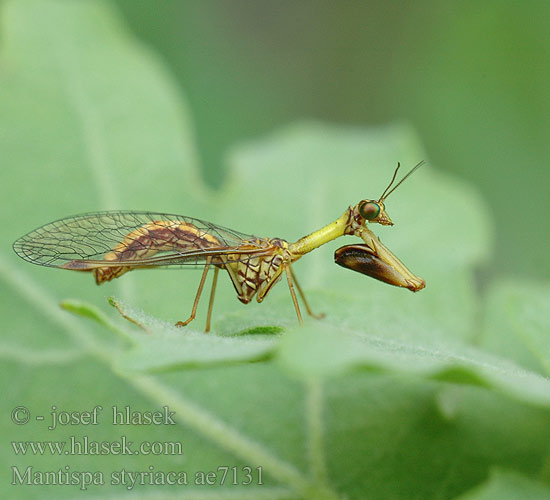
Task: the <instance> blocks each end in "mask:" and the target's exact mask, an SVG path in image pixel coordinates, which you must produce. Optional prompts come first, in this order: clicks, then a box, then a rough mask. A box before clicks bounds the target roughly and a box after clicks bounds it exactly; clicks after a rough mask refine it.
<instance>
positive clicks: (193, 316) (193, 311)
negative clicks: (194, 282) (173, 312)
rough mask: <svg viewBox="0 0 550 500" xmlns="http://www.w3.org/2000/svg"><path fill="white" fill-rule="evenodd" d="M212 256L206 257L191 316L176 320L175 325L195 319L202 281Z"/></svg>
mask: <svg viewBox="0 0 550 500" xmlns="http://www.w3.org/2000/svg"><path fill="white" fill-rule="evenodd" d="M211 260H212V257H209V258H207V259H206V264H205V265H204V271H203V272H202V277H201V282H200V283H199V289H198V290H197V295H195V302H193V309H192V310H191V316H189V318H187V319H186V320H185V321H178V322H177V323H176V326H185V325H188V324H189V323H191V321H193V320H194V319H195V314H196V313H197V306H198V305H199V299H200V298H201V293H202V289H203V288H204V282H205V281H206V275H207V274H208V268H209V267H210V262H211Z"/></svg>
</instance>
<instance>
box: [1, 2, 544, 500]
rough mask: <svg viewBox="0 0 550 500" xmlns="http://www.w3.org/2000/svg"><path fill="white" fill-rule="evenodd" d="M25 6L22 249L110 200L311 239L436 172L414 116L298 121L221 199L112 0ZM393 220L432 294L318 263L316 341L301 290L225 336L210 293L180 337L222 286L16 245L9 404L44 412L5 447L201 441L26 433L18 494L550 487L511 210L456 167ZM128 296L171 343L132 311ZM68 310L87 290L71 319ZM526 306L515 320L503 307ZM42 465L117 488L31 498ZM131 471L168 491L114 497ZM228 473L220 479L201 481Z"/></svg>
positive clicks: (244, 315) (12, 491) (407, 195)
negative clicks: (510, 251)
mask: <svg viewBox="0 0 550 500" xmlns="http://www.w3.org/2000/svg"><path fill="white" fill-rule="evenodd" d="M2 9H3V10H2V16H1V19H2V23H3V24H2V28H3V37H2V53H1V59H0V61H1V66H0V73H1V76H2V82H3V85H2V86H0V110H1V113H0V121H1V122H2V124H3V127H2V130H3V133H2V134H0V147H1V148H2V151H3V162H4V171H5V177H4V179H5V181H4V182H3V183H2V185H1V188H0V189H1V192H0V195H1V199H2V203H4V204H5V206H4V207H3V208H4V209H3V210H2V211H1V213H2V215H1V217H2V220H1V221H0V222H1V224H0V231H1V232H2V238H3V241H8V242H11V241H14V240H15V239H16V238H17V237H19V236H21V235H22V234H23V233H25V232H26V231H29V230H31V229H34V228H35V227H36V226H38V225H40V224H42V223H46V222H49V221H51V220H54V219H56V218H58V217H63V216H67V215H71V214H74V213H76V212H84V211H89V210H92V211H95V210H100V209H107V208H120V209H140V210H143V209H150V210H155V211H165V212H169V213H182V214H185V215H190V216H195V217H200V218H202V219H206V220H211V221H213V222H215V223H218V224H221V225H223V226H228V227H234V228H235V229H237V230H239V231H243V232H247V233H253V234H257V235H259V236H279V237H283V238H286V239H288V240H289V241H294V240H296V239H297V238H299V237H301V236H303V235H304V234H306V233H308V232H310V231H312V230H315V229H317V228H319V227H321V226H322V225H324V224H326V223H328V222H330V221H331V220H334V219H335V218H336V217H338V216H339V215H340V214H341V213H342V212H343V211H344V210H345V209H346V207H347V206H348V205H349V204H354V203H357V201H359V200H361V199H363V198H365V197H371V198H375V197H378V196H379V195H380V193H381V192H382V191H383V190H384V188H385V187H386V185H387V183H388V182H389V179H390V178H391V174H392V173H393V169H394V168H395V164H396V163H397V161H401V162H402V163H403V165H404V166H407V165H410V166H412V165H413V164H415V163H416V162H417V161H418V160H420V159H422V158H426V156H427V155H426V153H425V152H423V150H422V147H421V146H420V143H419V141H418V139H417V138H416V136H415V134H414V133H413V131H412V130H411V129H410V128H408V127H407V126H405V125H393V126H388V127H381V128H377V129H364V128H346V127H336V126H328V125H323V124H318V123H302V124H296V125H294V126H290V127H287V128H285V129H284V130H282V131H280V132H277V133H274V134H272V135H270V136H268V137H265V138H263V139H261V140H255V141H252V142H251V143H249V144H245V145H241V146H237V147H235V149H234V150H233V151H232V152H231V153H230V154H229V156H228V162H229V165H230V168H231V180H230V182H229V183H228V185H226V186H224V188H223V189H222V190H220V191H217V192H211V191H209V190H207V189H205V187H204V186H203V185H202V184H201V182H200V180H199V178H198V166H197V164H196V160H195V158H196V152H195V150H194V145H193V139H192V137H193V131H192V128H191V126H190V123H191V121H192V120H191V118H190V117H189V114H188V111H187V107H186V105H185V101H184V99H183V98H182V97H181V96H180V95H179V93H178V91H176V89H175V88H174V86H173V85H172V83H171V80H170V77H169V75H167V73H166V71H165V70H164V68H163V66H162V64H161V62H160V58H159V57H158V56H157V55H155V54H152V53H151V52H149V51H148V50H147V49H146V48H144V47H142V46H141V45H140V44H139V43H137V42H136V41H135V40H134V39H133V37H132V36H130V35H129V34H128V33H127V31H126V29H125V28H124V26H123V25H122V23H121V22H120V20H119V19H118V17H117V15H116V13H114V12H113V11H112V9H111V7H110V5H109V4H108V3H106V2H93V1H82V2H73V1H69V0H47V1H44V0H43V1H37V0H26V1H15V0H12V1H8V2H5V3H3V4H2ZM4 179H3V180H4ZM386 207H387V209H388V212H389V214H390V216H391V217H392V219H393V220H394V222H395V226H394V227H393V228H376V233H377V234H378V235H380V238H381V239H382V240H383V241H384V243H385V244H386V245H387V246H388V247H389V248H390V249H392V251H394V252H395V253H396V254H397V255H398V256H399V258H401V259H402V260H403V261H404V262H405V263H406V264H407V266H409V267H410V268H411V269H412V270H413V271H414V272H417V273H418V274H419V275H420V276H422V277H423V278H425V279H426V281H427V284H428V285H427V288H426V289H425V290H423V291H422V292H420V293H418V294H414V295H413V294H410V293H408V291H406V290H401V289H396V288H392V287H389V286H386V285H383V284H382V283H379V282H376V281H374V280H369V279H367V278H366V277H365V276H362V275H360V274H357V273H352V272H349V271H347V270H344V269H342V268H340V267H338V266H336V265H335V264H334V263H333V255H332V254H333V252H334V250H335V249H336V248H337V247H338V246H339V244H343V242H344V241H349V242H351V241H352V240H351V238H346V239H343V240H342V242H334V243H331V244H329V245H326V246H325V247H323V248H320V249H319V250H316V251H315V252H313V253H312V254H311V255H308V256H306V257H305V258H304V259H303V260H301V261H300V262H298V263H297V264H296V266H295V271H296V274H297V276H298V279H299V280H300V282H301V284H302V286H303V288H304V290H305V293H306V294H307V296H308V298H309V301H310V303H311V305H312V307H313V308H314V310H315V311H317V312H321V311H322V312H324V313H325V314H326V317H325V319H324V320H322V321H314V320H311V319H309V318H307V321H306V326H305V327H304V328H303V329H298V328H297V321H296V316H295V311H294V308H293V305H292V302H291V301H290V298H289V294H288V290H287V289H286V288H285V283H284V281H283V282H282V283H281V284H279V285H278V286H277V287H275V288H274V289H273V291H272V293H271V294H270V296H269V297H268V298H267V299H266V300H265V302H264V303H262V304H257V303H254V304H249V305H248V306H246V307H245V306H244V305H242V304H240V303H239V302H238V301H237V300H236V299H235V296H234V290H233V289H232V285H231V284H230V283H229V280H220V286H219V290H218V292H217V296H216V305H215V308H214V318H215V319H214V323H213V332H212V333H211V334H208V335H205V334H203V333H201V330H202V328H203V325H204V316H205V309H206V303H201V304H200V306H199V315H198V317H197V319H195V321H194V322H193V323H191V324H190V325H189V326H188V327H186V328H183V329H176V328H175V327H173V326H172V325H173V324H174V322H175V321H176V320H182V319H186V318H187V317H188V314H189V312H190V308H191V304H192V302H193V300H194V297H195V293H196V286H197V284H198V281H199V279H200V276H199V273H194V272H192V271H189V272H187V271H174V272H161V271H149V272H135V273H129V275H125V276H124V277H122V278H121V279H120V280H115V281H114V282H112V283H108V284H105V285H103V286H101V287H96V286H95V285H94V284H93V280H92V279H91V277H90V276H89V275H87V274H86V273H68V272H63V271H60V270H54V269H47V268H41V267H37V266H35V267H32V266H30V265H28V264H26V263H25V262H23V261H21V260H19V259H18V258H17V257H16V256H15V255H14V254H13V253H12V252H11V250H9V249H7V248H6V249H5V250H3V251H2V253H1V254H0V269H1V273H0V277H1V278H2V279H1V281H0V285H1V288H0V293H1V298H2V300H1V301H0V315H1V316H0V317H2V321H3V336H2V350H1V351H0V353H1V354H2V374H3V378H2V394H3V398H4V407H5V408H6V415H7V412H8V411H9V412H11V411H12V410H13V409H14V408H16V407H18V406H25V407H27V408H28V409H29V410H30V414H31V420H30V421H29V422H28V423H27V424H25V425H16V423H14V422H13V421H12V420H9V419H8V418H5V419H4V420H3V421H2V422H1V423H0V426H1V428H2V431H3V432H4V435H6V436H10V439H9V440H10V441H12V442H15V443H18V442H21V443H25V442H29V441H33V442H35V441H38V442H42V441H59V442H69V440H70V438H71V436H74V438H75V439H77V440H82V439H83V438H84V436H87V437H88V438H89V439H90V440H92V441H97V442H115V443H116V442H119V441H120V440H121V438H122V436H126V438H127V439H128V440H130V441H133V442H134V443H136V444H137V445H139V444H140V443H144V442H149V443H151V442H157V443H161V444H162V443H181V445H182V451H183V453H182V454H170V453H160V454H158V455H151V454H149V455H144V454H136V455H134V454H131V455H121V454H108V455H93V454H90V453H87V454H86V453H84V454H80V455H71V454H69V455H64V454H61V455H59V454H53V455H52V454H50V453H44V454H39V453H36V454H33V453H27V454H23V453H16V452H15V448H13V446H11V445H10V444H9V443H6V446H5V447H4V451H3V452H2V454H1V455H0V456H1V459H2V467H1V471H2V472H1V474H2V483H1V484H2V486H1V487H0V490H1V492H2V495H3V496H4V497H6V498H14V497H16V498H20V499H26V498H36V496H37V495H38V496H40V498H44V499H48V498H55V499H64V498H76V497H80V496H90V495H92V496H95V497H96V498H105V497H111V498H117V497H123V496H127V495H128V494H129V495H132V496H136V497H140V498H175V497H184V496H185V497H189V498H220V499H223V498H251V499H260V498H265V499H283V498H296V499H299V498H304V499H308V500H309V499H311V500H313V499H323V498H327V499H329V498H330V499H336V498H349V499H361V498H365V497H368V498H372V499H386V498H391V499H400V498H403V499H405V498H411V497H412V496H414V497H416V498H422V499H426V500H430V499H436V498H452V497H456V496H457V495H459V494H462V493H465V492H469V491H470V490H472V488H475V487H476V486H479V485H483V484H484V482H485V481H486V478H487V475H488V472H489V471H490V470H492V469H493V468H494V467H500V468H502V469H506V470H511V471H513V472H517V473H518V474H522V476H523V477H525V478H526V480H527V481H529V482H531V481H535V480H538V479H540V477H544V474H543V473H541V468H542V469H543V471H544V465H541V464H545V463H549V453H548V446H547V443H548V442H549V440H550V425H549V424H550V415H549V412H548V409H547V407H548V402H549V382H548V380H547V379H544V378H542V377H540V376H539V375H537V374H536V373H533V372H532V371H531V372H527V371H525V370H520V369H519V368H518V367H517V366H516V365H515V364H514V361H515V362H517V363H520V364H521V365H522V366H523V367H525V368H530V369H532V370H534V371H535V372H536V371H538V372H541V371H543V372H544V370H545V369H546V368H545V367H546V364H545V363H546V361H545V360H546V358H547V354H546V353H547V350H545V349H546V346H547V343H545V336H544V334H543V331H544V328H545V323H544V320H543V319H541V318H543V315H542V314H541V310H542V309H543V306H544V301H543V299H540V300H536V297H538V296H539V293H540V291H541V290H543V291H544V290H546V288H545V286H539V285H536V286H531V285H525V288H522V290H523V291H522V292H521V293H520V294H519V295H518V296H517V298H514V300H513V301H512V302H510V301H509V300H508V297H509V295H510V294H509V292H508V291H506V290H504V292H502V293H501V292H498V290H499V288H495V290H496V292H491V295H490V296H489V297H490V300H489V308H488V309H487V311H484V310H482V308H483V305H484V304H483V301H482V297H480V295H479V293H478V290H477V288H476V287H475V286H474V269H475V268H476V267H478V266H479V265H481V264H482V263H483V262H484V261H486V260H488V259H489V258H490V253H491V246H490V245H491V240H492V235H491V233H492V229H491V224H490V222H489V220H488V217H487V209H486V207H485V205H484V204H483V202H482V200H480V198H479V196H478V195H477V194H476V192H475V190H473V189H472V188H471V187H469V186H466V185H464V184H463V183H461V182H460V181H458V180H456V179H452V178H449V177H447V176H443V175H442V174H440V173H439V172H438V170H437V168H436V167H435V166H434V165H429V166H427V167H423V169H421V170H420V171H419V172H418V173H415V175H414V176H412V177H411V178H410V179H409V180H407V182H406V183H404V184H403V185H402V186H401V187H400V188H399V189H398V190H397V191H396V192H395V193H394V194H392V196H391V197H390V198H389V199H388V201H387V204H386ZM544 293H546V292H544ZM110 295H116V296H117V297H119V296H120V297H122V300H121V305H122V310H123V312H124V313H125V314H128V315H130V316H131V317H132V318H135V319H136V320H137V321H138V322H139V323H141V324H143V325H144V326H146V327H147V329H148V330H149V331H150V332H151V333H149V334H148V333H146V332H145V331H143V330H142V329H139V328H137V327H136V326H135V325H132V324H131V323H129V322H127V321H125V320H124V319H123V318H120V317H119V315H118V313H117V312H116V311H115V310H113V309H111V308H110V307H108V306H107V300H106V299H107V297H108V296H110ZM68 296H69V297H77V298H78V300H76V299H75V300H72V301H64V302H63V307H64V308H65V309H66V310H62V309H60V308H59V302H60V300H62V299H64V298H65V297H68ZM491 297H492V298H491ZM541 297H546V295H541ZM203 300H204V298H203ZM509 303H512V304H513V307H511V308H510V310H509V311H508V310H507V314H509V315H508V316H505V319H506V321H504V322H501V323H498V322H497V321H496V317H497V316H498V314H497V312H498V308H505V307H506V308H507V307H508V306H507V305H506V304H509ZM491 304H493V305H491ZM527 306H529V307H527ZM530 307H532V308H533V309H530ZM67 310H70V311H71V312H72V313H73V315H71V314H69V313H67ZM143 311H145V312H143ZM74 314H76V315H77V316H76V317H75V316H74ZM82 316H83V317H82ZM480 317H483V318H484V320H483V321H484V322H483V326H482V327H480V325H479V318H480ZM508 319H509V321H508ZM517 321H519V322H520V324H521V325H522V333H526V335H527V337H522V339H524V338H528V339H529V342H525V343H524V345H525V346H526V347H525V348H526V349H528V350H529V352H530V353H531V358H530V360H531V361H532V360H533V359H535V360H536V361H537V363H538V364H533V365H531V364H529V363H525V362H523V361H524V360H523V358H521V359H520V358H518V357H516V356H514V355H513V353H511V352H509V351H502V352H498V349H496V347H495V345H496V344H497V342H494V341H493V342H492V344H491V343H490V342H489V339H490V338H491V336H492V335H495V334H496V333H497V332H498V331H500V330H502V331H503V332H504V333H505V334H506V335H511V334H509V333H506V332H507V331H508V330H507V329H508V328H509V327H510V325H513V324H514V323H515V322H517ZM105 327H107V328H105ZM523 328H524V330H523ZM113 332H115V333H116V335H114V334H113ZM121 340H122V341H121ZM472 342H477V347H476V348H474V347H472V346H471V343H472ZM487 351H490V352H492V354H490V353H489V352H487ZM497 356H500V357H497ZM272 358H275V359H272ZM541 368H542V369H541ZM144 372H149V373H144ZM526 402H527V403H529V404H525V403H526ZM97 405H101V406H102V410H101V412H100V415H101V416H100V419H99V422H98V423H97V424H94V425H91V424H89V425H88V424H84V423H83V422H81V423H80V424H76V423H75V424H70V423H66V424H61V423H60V424H59V425H57V426H56V428H55V429H53V430H48V428H47V424H48V423H49V421H51V420H50V417H51V415H50V414H51V412H52V411H53V413H54V414H62V415H70V414H72V415H77V414H74V413H71V412H86V411H92V410H93V408H94V407H96V406H97ZM127 406H128V407H129V408H130V411H150V412H151V411H160V412H162V411H163V407H167V408H168V409H169V410H170V411H173V412H175V414H174V420H175V424H174V425H172V424H171V423H169V422H167V423H166V424H163V425H121V423H120V422H117V421H116V419H115V421H113V411H114V410H113V407H116V410H117V411H125V408H126V407H127ZM64 411H66V412H68V413H66V414H65V413H59V412H64ZM36 416H44V421H41V420H37V419H36V418H35V417H36ZM75 418H77V416H75ZM28 466H32V467H34V470H35V471H38V472H41V471H42V472H47V471H50V472H52V473H55V472H56V471H58V470H60V469H62V471H64V470H67V469H65V467H68V470H70V471H76V472H78V471H84V472H85V471H98V472H101V473H103V474H104V479H105V484H103V485H95V486H93V485H90V486H88V487H87V490H85V491H84V489H83V486H82V484H81V483H79V484H76V485H67V486H60V485H49V486H46V485H32V486H30V485H12V484H11V483H12V482H13V481H14V471H13V468H12V467H17V468H18V470H19V471H25V470H26V467H28ZM220 466H222V467H224V466H226V467H228V468H229V469H230V470H232V469H231V468H232V467H236V468H237V469H235V470H237V471H238V472H239V474H242V473H243V472H244V471H243V467H250V468H251V470H252V471H253V472H254V473H255V474H256V476H255V477H254V480H253V484H251V485H249V486H244V485H242V484H241V485H239V484H238V485H233V484H230V482H226V483H225V484H224V485H221V484H220V477H219V475H218V474H219V472H220V470H219V467H220ZM256 467H262V474H263V475H262V480H263V485H259V484H258V476H257V469H256ZM123 468H124V469H125V470H126V471H132V472H135V473H137V472H143V475H142V476H141V477H143V478H144V480H143V482H144V484H133V485H131V484H125V485H117V484H111V474H112V473H117V472H118V473H119V472H120V471H121V470H122V469H123ZM152 471H154V472H155V473H163V472H167V471H183V472H185V473H186V474H187V476H188V478H189V484H187V485H184V486H183V485H182V486H170V485H167V484H164V485H159V484H149V482H148V478H149V477H150V476H149V475H148V474H150V473H151V472H152ZM207 472H213V473H215V474H216V482H215V484H212V485H210V486H207V485H201V484H200V483H197V482H196V478H197V474H198V476H199V477H200V474H201V473H202V474H204V473H207ZM76 477H77V478H79V477H81V476H79V474H77V475H76ZM136 477H137V476H136ZM239 477H242V476H239ZM37 481H40V480H39V479H37ZM523 488H524V491H526V492H529V491H530V490H529V486H528V485H526V484H525V483H522V482H517V485H516V490H514V491H523V490H522V489H523Z"/></svg>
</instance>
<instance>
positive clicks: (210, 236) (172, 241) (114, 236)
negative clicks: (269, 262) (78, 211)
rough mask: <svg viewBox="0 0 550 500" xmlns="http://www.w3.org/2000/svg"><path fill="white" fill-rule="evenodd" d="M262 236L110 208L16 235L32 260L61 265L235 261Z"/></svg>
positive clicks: (262, 247) (261, 244)
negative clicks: (111, 209)
mask: <svg viewBox="0 0 550 500" xmlns="http://www.w3.org/2000/svg"><path fill="white" fill-rule="evenodd" d="M270 247H271V243H270V242H269V241H268V240H266V239H262V238H257V237H255V236H252V235H247V234H244V233H240V232H237V231H233V230H232V229H228V228H224V227H221V226H218V225H216V224H213V223H211V222H206V221H202V220H199V219H195V218H192V217H186V216H183V215H174V214H163V213H154V212H132V211H112V212H96V213H88V214H82V215H77V216H74V217H67V218H64V219H60V220H57V221H55V222H51V223H49V224H46V225H44V226H42V227H40V228H38V229H36V230H34V231H31V232H30V233H28V234H27V235H25V236H23V237H21V238H19V239H18V240H17V241H16V242H15V243H14V244H13V249H14V250H15V253H17V255H19V256H20V257H21V258H23V259H25V260H26V261H28V262H31V263H33V264H38V265H41V266H48V267H62V268H65V269H75V270H91V269H94V268H104V267H120V266H124V267H125V268H130V267H132V268H133V267H150V266H170V265H187V264H191V265H192V264H199V263H203V262H204V261H205V260H206V258H207V257H208V256H212V257H213V259H214V263H215V257H216V256H222V255H225V256H228V257H229V258H230V259H231V260H233V261H238V260H241V258H244V256H245V254H246V255H250V254H257V253H263V252H265V251H266V249H268V248H270Z"/></svg>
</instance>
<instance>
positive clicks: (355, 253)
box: [334, 245, 426, 292]
mask: <svg viewBox="0 0 550 500" xmlns="http://www.w3.org/2000/svg"><path fill="white" fill-rule="evenodd" d="M334 262H336V264H338V265H339V266H342V267H346V268H348V269H351V270H352V271H357V272H358V273H361V274H366V275H367V276H370V277H371V278H374V279H377V280H379V281H383V282H384V283H388V284H390V285H394V286H400V287H403V288H408V289H409V290H411V291H412V292H417V291H418V290H422V288H424V287H425V286H426V283H425V282H424V280H420V281H419V282H417V283H414V282H412V281H411V280H409V279H406V278H405V277H404V276H403V275H402V274H401V273H400V272H398V271H397V270H396V269H395V268H394V267H392V266H390V265H389V264H387V263H386V262H384V261H383V260H382V259H380V258H379V257H378V256H377V255H376V254H375V253H374V251H373V250H372V248H370V247H369V246H368V245H346V246H343V247H340V248H339V249H338V250H336V252H334Z"/></svg>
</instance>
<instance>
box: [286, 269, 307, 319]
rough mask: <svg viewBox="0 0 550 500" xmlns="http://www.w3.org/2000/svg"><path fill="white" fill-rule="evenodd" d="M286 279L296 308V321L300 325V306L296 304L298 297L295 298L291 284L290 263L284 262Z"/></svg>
mask: <svg viewBox="0 0 550 500" xmlns="http://www.w3.org/2000/svg"><path fill="white" fill-rule="evenodd" d="M285 272H286V279H287V281H288V289H289V290H290V295H291V297H292V302H294V308H295V309H296V316H298V323H300V325H302V324H303V323H304V322H303V321H302V313H301V312H300V306H299V305H298V299H297V298H296V292H295V291H294V285H293V284H292V276H291V273H292V270H291V268H290V264H285Z"/></svg>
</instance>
